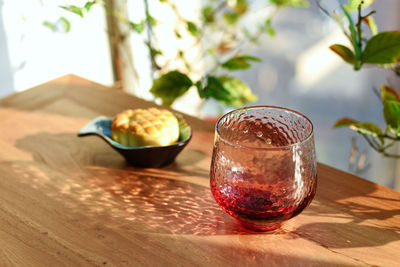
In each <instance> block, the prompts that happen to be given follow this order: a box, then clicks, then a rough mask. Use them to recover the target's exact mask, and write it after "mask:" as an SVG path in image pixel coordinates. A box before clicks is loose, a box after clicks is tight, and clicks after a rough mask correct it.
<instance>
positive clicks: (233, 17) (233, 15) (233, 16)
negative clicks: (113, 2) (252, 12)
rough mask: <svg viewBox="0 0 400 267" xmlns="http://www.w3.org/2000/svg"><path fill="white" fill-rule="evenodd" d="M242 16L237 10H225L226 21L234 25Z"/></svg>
mask: <svg viewBox="0 0 400 267" xmlns="http://www.w3.org/2000/svg"><path fill="white" fill-rule="evenodd" d="M239 18H240V14H239V13H237V12H236V11H233V12H225V13H224V20H225V22H226V23H228V24H229V25H234V24H236V22H238V20H239Z"/></svg>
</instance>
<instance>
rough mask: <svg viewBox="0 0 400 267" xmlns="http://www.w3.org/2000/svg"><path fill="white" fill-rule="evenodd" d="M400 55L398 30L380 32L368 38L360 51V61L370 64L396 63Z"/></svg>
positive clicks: (399, 34) (399, 33) (399, 32)
mask: <svg viewBox="0 0 400 267" xmlns="http://www.w3.org/2000/svg"><path fill="white" fill-rule="evenodd" d="M399 57H400V31H388V32H381V33H378V34H377V35H375V36H373V37H372V38H371V39H369V40H368V42H367V45H366V46H365V49H364V51H363V52H362V58H361V59H362V62H363V63H370V64H390V63H396V62H397V60H398V58H399Z"/></svg>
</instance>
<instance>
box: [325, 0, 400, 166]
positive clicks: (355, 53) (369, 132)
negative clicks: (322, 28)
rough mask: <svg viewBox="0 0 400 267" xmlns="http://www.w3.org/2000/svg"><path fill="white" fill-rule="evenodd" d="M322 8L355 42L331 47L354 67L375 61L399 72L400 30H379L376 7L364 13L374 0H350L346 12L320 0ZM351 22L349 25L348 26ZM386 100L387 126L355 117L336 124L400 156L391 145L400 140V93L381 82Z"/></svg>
mask: <svg viewBox="0 0 400 267" xmlns="http://www.w3.org/2000/svg"><path fill="white" fill-rule="evenodd" d="M317 3H318V4H319V6H320V8H321V9H322V10H323V11H324V12H325V13H326V14H328V15H329V16H331V17H332V18H334V19H335V20H336V21H337V22H338V23H339V25H340V26H341V27H342V29H343V32H344V34H345V35H346V36H347V38H348V39H349V41H350V43H351V45H352V46H351V48H349V47H347V46H344V45H341V44H334V45H332V46H331V47H330V49H331V50H332V51H333V52H335V53H336V54H338V55H339V56H340V57H341V58H342V59H343V60H344V61H345V62H347V63H349V64H351V65H353V67H354V70H356V71H358V70H360V69H361V68H362V67H363V66H364V65H365V64H373V65H376V66H379V67H384V68H386V69H390V70H393V71H394V72H395V73H396V74H397V75H400V73H399V61H400V31H385V32H380V33H379V32H378V28H377V25H376V23H375V21H374V19H373V18H372V16H371V15H372V14H374V13H375V11H371V12H369V13H367V14H366V15H362V12H363V8H364V7H367V6H369V5H371V4H372V3H373V0H369V1H367V0H365V1H362V0H349V1H348V3H347V5H343V6H341V10H342V15H339V14H337V13H334V14H332V15H331V14H330V13H329V12H327V11H326V10H325V9H324V8H323V7H322V6H321V4H320V2H319V1H317ZM354 11H357V20H356V22H355V21H353V18H352V16H351V14H352V13H353V12H354ZM345 22H347V26H348V27H347V28H348V29H346V26H345ZM363 23H364V24H365V25H366V26H367V27H368V28H369V29H370V32H371V35H372V36H371V37H370V38H367V37H366V35H365V33H364V32H363V27H362V24H363ZM378 95H379V97H380V100H381V102H382V106H383V108H382V113H383V117H384V120H385V122H386V127H385V129H384V130H382V129H381V128H380V127H379V126H378V125H377V124H375V123H373V122H359V121H357V120H354V119H351V118H342V119H339V120H338V121H337V122H336V123H335V125H334V128H339V127H348V128H350V129H351V130H354V131H356V132H357V133H359V134H361V135H362V136H363V138H364V139H365V140H366V141H367V142H368V144H369V145H370V146H371V147H372V148H373V149H374V150H376V151H377V152H378V153H381V154H382V155H384V156H386V157H396V158H400V155H397V154H391V153H389V152H388V149H389V148H390V147H392V146H393V145H394V144H395V143H397V142H399V141H400V97H399V94H398V92H397V91H396V90H395V89H394V88H393V87H391V86H388V85H381V88H380V93H379V94H378Z"/></svg>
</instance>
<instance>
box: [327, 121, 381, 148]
mask: <svg viewBox="0 0 400 267" xmlns="http://www.w3.org/2000/svg"><path fill="white" fill-rule="evenodd" d="M340 127H348V128H350V129H351V130H353V131H356V132H358V133H360V134H366V135H372V136H375V137H378V138H379V140H380V141H381V143H382V144H383V143H384V140H383V137H382V134H383V133H382V130H381V128H380V127H379V126H378V125H376V124H375V123H372V122H358V121H356V120H353V119H350V118H341V119H339V120H337V121H336V123H335V125H333V128H340Z"/></svg>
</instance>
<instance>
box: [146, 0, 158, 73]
mask: <svg viewBox="0 0 400 267" xmlns="http://www.w3.org/2000/svg"><path fill="white" fill-rule="evenodd" d="M143 2H144V9H145V12H146V26H147V31H146V32H147V39H148V40H147V46H148V47H149V54H150V61H151V69H150V73H153V71H154V70H156V69H157V63H156V61H155V58H154V56H153V53H152V47H153V45H152V40H151V39H152V35H153V27H152V26H151V23H150V21H149V19H148V16H149V15H150V8H149V2H148V0H143ZM151 77H152V79H154V77H153V75H151Z"/></svg>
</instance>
